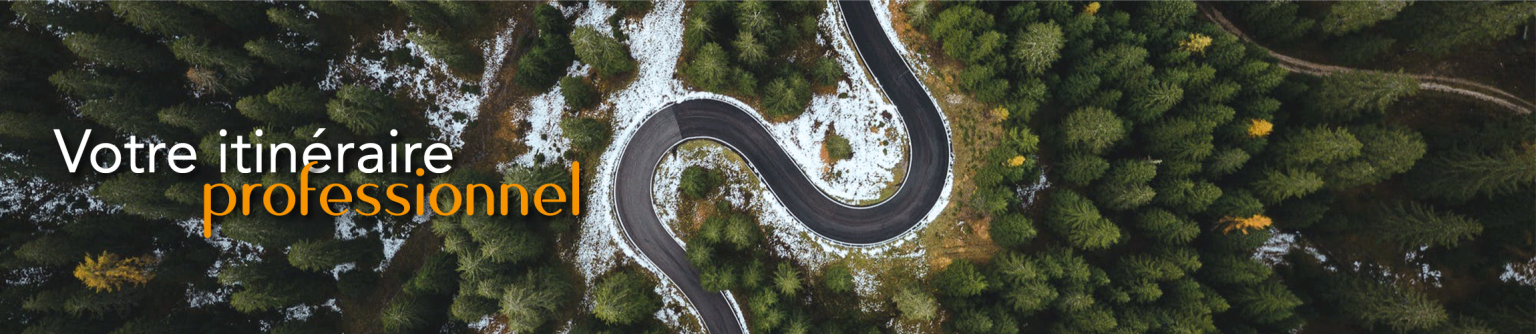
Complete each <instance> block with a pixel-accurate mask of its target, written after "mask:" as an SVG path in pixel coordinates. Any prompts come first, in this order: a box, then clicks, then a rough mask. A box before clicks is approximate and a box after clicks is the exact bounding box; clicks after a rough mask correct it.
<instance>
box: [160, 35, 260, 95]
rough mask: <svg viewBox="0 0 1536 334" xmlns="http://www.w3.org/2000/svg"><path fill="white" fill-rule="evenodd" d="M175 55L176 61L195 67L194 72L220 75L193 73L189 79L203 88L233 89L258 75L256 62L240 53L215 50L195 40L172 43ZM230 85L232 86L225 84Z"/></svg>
mask: <svg viewBox="0 0 1536 334" xmlns="http://www.w3.org/2000/svg"><path fill="white" fill-rule="evenodd" d="M171 53H172V54H175V55H176V59H181V60H182V61H186V62H187V63H189V64H192V65H193V66H194V69H198V70H199V71H204V72H202V73H208V72H206V71H214V72H212V73H216V74H214V75H207V74H204V75H202V76H194V75H193V73H198V72H196V71H189V72H188V79H189V80H191V81H192V82H193V84H197V85H200V86H233V85H235V84H240V83H244V82H247V81H249V80H251V79H252V78H254V77H255V75H256V61H254V60H251V59H250V58H249V57H246V56H245V55H244V54H242V53H241V52H240V51H237V50H233V49H228V48H224V47H219V46H214V45H212V44H210V43H209V42H208V41H207V40H203V39H198V38H191V37H184V38H178V39H176V41H174V42H171ZM205 78H208V79H205ZM208 81H212V82H211V83H210V82H208ZM226 82H227V83H229V84H225V83H226ZM209 91H211V89H210V90H209Z"/></svg>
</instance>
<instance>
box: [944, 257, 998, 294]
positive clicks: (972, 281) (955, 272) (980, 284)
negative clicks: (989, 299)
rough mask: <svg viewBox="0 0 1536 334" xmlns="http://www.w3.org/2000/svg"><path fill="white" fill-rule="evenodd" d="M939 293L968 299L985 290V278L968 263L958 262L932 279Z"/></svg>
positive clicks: (964, 261) (951, 264)
mask: <svg viewBox="0 0 1536 334" xmlns="http://www.w3.org/2000/svg"><path fill="white" fill-rule="evenodd" d="M934 282H935V284H936V285H937V286H938V288H939V292H940V293H943V294H944V295H946V296H951V297H970V296H975V295H977V294H980V293H981V292H982V291H984V290H986V289H987V278H986V276H983V275H982V274H981V272H980V271H978V270H976V266H975V265H972V264H971V262H970V261H966V260H958V261H955V262H953V263H950V264H949V267H946V268H944V270H943V271H940V272H939V273H938V275H937V276H935V277H934Z"/></svg>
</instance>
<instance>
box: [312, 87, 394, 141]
mask: <svg viewBox="0 0 1536 334" xmlns="http://www.w3.org/2000/svg"><path fill="white" fill-rule="evenodd" d="M325 110H326V114H327V115H329V116H330V118H331V120H333V121H336V122H337V123H341V124H342V125H344V126H346V127H347V129H348V130H352V133H356V134H360V135H364V136H374V135H379V134H382V133H384V132H386V131H385V130H389V129H392V128H393V127H395V126H396V125H398V124H396V122H395V121H396V120H397V119H398V115H396V113H397V109H396V105H395V100H394V98H392V97H390V96H389V94H386V93H384V92H380V91H376V90H373V89H370V88H368V87H365V86H359V85H344V86H341V88H340V89H337V90H336V98H333V99H331V100H330V102H326V103H325Z"/></svg>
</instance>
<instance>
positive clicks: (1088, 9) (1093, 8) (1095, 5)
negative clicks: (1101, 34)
mask: <svg viewBox="0 0 1536 334" xmlns="http://www.w3.org/2000/svg"><path fill="white" fill-rule="evenodd" d="M1098 13H1099V2H1098V1H1094V2H1090V3H1088V6H1085V7H1083V14H1085V15H1088V16H1093V14H1098Z"/></svg>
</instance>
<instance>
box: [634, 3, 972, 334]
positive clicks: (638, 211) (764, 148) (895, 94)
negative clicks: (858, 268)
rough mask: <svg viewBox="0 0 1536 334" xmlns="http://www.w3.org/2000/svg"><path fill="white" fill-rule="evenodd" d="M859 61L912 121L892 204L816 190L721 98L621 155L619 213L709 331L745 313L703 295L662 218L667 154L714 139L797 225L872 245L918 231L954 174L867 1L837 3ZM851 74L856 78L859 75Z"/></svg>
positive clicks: (663, 121)
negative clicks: (659, 201) (660, 188)
mask: <svg viewBox="0 0 1536 334" xmlns="http://www.w3.org/2000/svg"><path fill="white" fill-rule="evenodd" d="M836 7H839V8H840V9H841V12H842V14H843V17H844V19H845V21H846V22H847V24H848V29H849V32H850V34H851V35H852V36H853V42H854V44H855V46H856V47H857V49H858V50H859V56H860V57H861V58H862V59H863V60H864V64H865V65H866V66H867V67H868V68H869V70H870V72H871V73H872V74H873V75H874V77H875V79H876V81H877V82H878V83H879V84H880V86H881V88H882V89H884V90H885V93H886V96H887V97H888V98H890V100H891V102H892V103H893V104H895V105H896V108H897V111H898V113H900V114H901V117H902V119H903V121H904V123H905V124H906V127H907V133H908V134H909V135H910V136H911V140H909V141H908V143H909V149H908V152H907V153H908V158H909V161H910V163H909V167H908V171H907V173H906V179H905V180H903V181H902V187H901V189H900V190H898V191H897V192H896V193H895V194H894V195H892V196H891V197H890V198H888V199H886V200H885V201H883V202H881V203H879V204H875V205H871V206H850V205H847V204H843V203H840V202H837V201H835V200H832V199H831V198H829V197H827V196H826V195H825V194H823V193H822V192H821V190H820V189H818V188H816V186H815V185H813V184H812V183H811V181H810V179H809V178H808V177H807V176H806V175H805V174H804V173H803V172H801V171H800V169H799V168H798V167H797V166H796V165H795V162H794V160H793V159H791V158H790V157H789V155H788V154H786V153H785V152H784V149H783V148H782V147H780V146H779V144H778V143H777V142H775V141H774V139H773V136H771V135H770V134H769V133H768V130H767V129H766V128H765V127H764V126H763V124H762V123H760V122H759V121H758V118H756V117H754V116H753V115H752V114H749V113H751V112H752V111H747V110H741V109H739V108H737V107H735V106H733V105H732V104H730V103H726V102H723V101H716V100H708V99H699V100H690V101H685V102H681V103H677V104H674V105H670V106H667V107H665V108H663V109H662V110H661V111H659V112H657V113H656V114H654V115H652V116H650V118H649V119H647V120H646V121H645V122H644V123H643V124H641V125H640V128H639V130H637V131H636V132H635V134H634V136H633V137H631V139H630V141H629V145H628V146H627V147H626V148H625V150H624V152H623V155H622V156H621V157H620V160H619V166H618V169H617V170H616V173H618V175H617V180H622V181H620V182H617V184H616V186H615V189H614V191H616V192H617V193H615V194H614V196H615V202H614V205H615V210H614V211H615V212H617V213H618V217H619V222H620V225H622V227H623V229H624V235H625V237H626V238H628V239H629V242H630V243H631V244H632V245H634V246H635V247H637V248H638V251H639V252H640V253H641V254H642V256H644V257H646V258H648V259H650V261H651V262H652V263H654V264H655V265H656V266H657V267H658V268H659V269H660V270H661V271H662V272H663V273H664V274H666V276H667V278H668V279H670V280H671V281H672V282H673V283H676V284H677V286H678V287H679V288H681V289H682V291H683V294H684V295H685V296H686V297H687V299H688V300H689V302H691V303H692V304H693V307H694V308H695V309H696V310H697V311H698V312H699V315H700V316H701V317H702V318H703V319H701V321H702V322H703V323H704V326H705V328H706V329H707V330H708V331H709V332H710V333H740V332H742V331H743V328H742V327H743V324H742V322H741V320H740V319H738V315H737V310H736V307H735V306H734V305H732V304H731V303H730V302H729V301H728V300H727V299H726V298H725V295H724V294H723V293H721V292H710V291H706V290H704V287H703V286H702V285H700V282H699V272H698V270H697V269H696V268H694V267H693V265H691V264H689V263H688V260H687V257H686V256H685V252H684V250H683V247H682V246H680V245H678V244H677V242H676V241H675V240H674V239H673V238H672V236H671V235H670V234H669V233H668V232H667V230H666V227H665V226H663V225H662V222H661V221H660V220H659V219H658V218H657V216H656V211H655V206H654V205H653V204H652V203H653V199H652V198H651V185H652V182H653V178H654V176H655V174H656V166H657V164H658V163H660V162H661V158H662V156H664V155H666V154H667V153H669V152H671V150H672V148H674V147H676V146H677V145H678V144H681V143H682V142H684V141H688V140H696V139H702V140H712V141H716V142H719V143H721V144H725V145H726V146H728V147H730V148H731V149H732V150H734V151H736V153H737V154H739V155H741V156H742V157H743V158H745V159H746V160H747V161H748V163H749V164H750V165H751V166H752V169H753V171H755V172H756V173H757V174H758V175H759V177H760V179H762V180H763V181H764V182H765V183H767V184H768V188H769V190H770V191H773V193H774V194H775V195H776V197H777V198H778V199H779V201H780V202H781V203H782V204H783V205H784V206H785V207H786V208H788V209H789V212H790V213H791V214H793V215H794V216H795V218H796V219H797V220H799V221H800V222H801V223H803V224H805V226H806V227H808V228H809V229H810V230H812V231H814V232H815V233H817V234H820V235H821V236H823V237H826V238H829V239H832V240H835V241H838V242H842V243H847V244H872V243H879V242H882V241H886V240H890V239H893V238H896V237H898V236H901V235H902V234H904V233H906V232H907V231H909V230H911V229H912V228H913V227H914V226H916V225H917V223H919V221H920V220H922V219H923V218H924V216H926V215H927V214H928V213H929V211H930V210H931V209H932V208H933V206H934V205H935V204H936V203H937V202H938V200H939V197H940V195H941V194H942V192H943V190H944V185H945V182H946V181H947V178H948V173H949V164H950V145H949V135H948V132H947V131H946V128H945V125H944V120H943V116H942V115H940V113H939V110H938V108H937V107H936V106H935V105H934V103H933V101H932V100H931V99H930V98H929V97H928V94H927V92H926V91H925V90H924V89H923V87H922V84H921V83H919V82H918V80H917V77H916V76H914V75H913V74H912V72H911V71H910V70H909V69H908V67H907V66H906V63H905V62H904V61H903V60H902V58H901V54H900V53H898V52H897V51H896V48H895V47H894V46H892V45H891V43H890V40H888V39H886V36H885V32H884V30H882V29H881V27H880V23H879V20H878V19H877V18H876V16H875V12H874V10H875V9H874V8H873V7H872V5H871V4H870V3H868V2H859V1H844V2H842V3H840V4H839V5H838V6H836ZM853 75H858V74H857V73H854V74H853Z"/></svg>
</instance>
